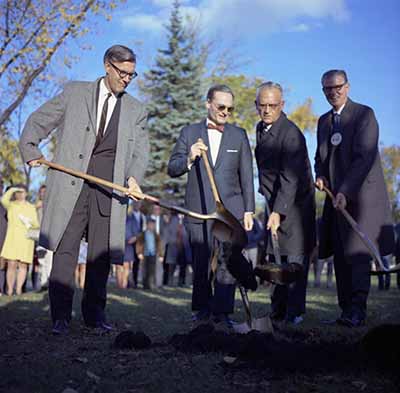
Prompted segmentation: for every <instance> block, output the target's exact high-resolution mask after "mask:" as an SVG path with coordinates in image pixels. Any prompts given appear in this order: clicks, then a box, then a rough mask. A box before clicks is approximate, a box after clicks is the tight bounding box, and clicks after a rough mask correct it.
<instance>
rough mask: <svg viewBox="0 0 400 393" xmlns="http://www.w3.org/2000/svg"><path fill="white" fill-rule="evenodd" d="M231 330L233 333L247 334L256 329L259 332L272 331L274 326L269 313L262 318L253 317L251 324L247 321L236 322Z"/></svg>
mask: <svg viewBox="0 0 400 393" xmlns="http://www.w3.org/2000/svg"><path fill="white" fill-rule="evenodd" d="M233 330H234V331H235V333H239V334H247V333H249V332H251V331H252V330H257V331H259V332H261V333H271V334H273V333H274V328H273V326H272V322H271V318H270V317H269V315H266V316H265V317H262V318H253V319H252V320H251V324H249V323H248V322H243V323H238V324H236V325H234V326H233Z"/></svg>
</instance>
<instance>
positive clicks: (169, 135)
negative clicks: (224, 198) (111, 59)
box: [141, 1, 206, 203]
mask: <svg viewBox="0 0 400 393" xmlns="http://www.w3.org/2000/svg"><path fill="white" fill-rule="evenodd" d="M179 7H180V4H179V1H175V2H174V5H173V9H172V12H171V17H170V20H169V24H168V25H167V26H166V29H167V30H168V48H167V49H159V50H158V55H157V57H156V61H155V66H154V67H153V68H152V69H151V70H150V71H148V72H147V73H146V74H145V76H144V83H143V85H142V86H141V91H142V93H144V94H145V96H146V97H147V100H148V110H149V123H148V129H149V135H150V146H151V153H150V163H149V168H148V170H147V173H146V178H145V183H144V186H143V189H144V190H145V191H146V192H148V193H152V194H154V195H157V196H161V197H163V198H168V197H169V198H173V199H174V201H177V202H178V203H181V202H182V197H183V195H184V187H185V186H184V184H185V182H186V179H185V176H182V177H180V178H178V179H171V178H170V177H169V176H168V174H167V165H168V160H169V157H170V155H171V152H172V149H173V146H174V144H175V142H176V140H177V138H178V136H179V133H180V130H181V129H182V127H184V126H186V125H188V124H191V123H194V122H197V121H199V120H200V119H201V118H202V117H204V115H205V107H204V103H203V99H202V96H203V88H202V75H203V72H204V63H205V60H206V55H205V53H206V52H205V50H202V49H201V48H199V45H198V38H197V34H196V32H195V31H191V30H189V29H188V28H185V27H184V25H183V22H182V18H181V16H180V13H179Z"/></svg>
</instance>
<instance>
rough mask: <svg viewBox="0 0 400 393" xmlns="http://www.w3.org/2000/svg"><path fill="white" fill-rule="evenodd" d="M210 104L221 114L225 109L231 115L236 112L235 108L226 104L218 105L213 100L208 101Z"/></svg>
mask: <svg viewBox="0 0 400 393" xmlns="http://www.w3.org/2000/svg"><path fill="white" fill-rule="evenodd" d="M208 102H209V103H210V104H214V105H215V108H217V110H218V111H219V112H223V111H224V110H225V109H226V110H227V111H228V113H229V114H230V115H231V114H232V113H233V112H234V110H235V107H234V106H226V105H224V104H217V103H215V102H213V101H212V100H208Z"/></svg>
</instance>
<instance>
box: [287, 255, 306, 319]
mask: <svg viewBox="0 0 400 393" xmlns="http://www.w3.org/2000/svg"><path fill="white" fill-rule="evenodd" d="M288 262H289V263H298V264H301V265H302V266H303V271H302V273H301V276H300V277H299V278H298V279H297V280H296V281H295V282H293V283H291V284H289V285H288V289H287V290H288V295H287V312H286V313H287V318H289V319H290V318H293V317H297V316H299V315H301V314H305V312H306V293H307V276H308V269H309V257H308V256H303V255H300V256H290V255H289V257H288Z"/></svg>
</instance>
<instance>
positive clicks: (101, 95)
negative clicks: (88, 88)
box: [96, 78, 117, 135]
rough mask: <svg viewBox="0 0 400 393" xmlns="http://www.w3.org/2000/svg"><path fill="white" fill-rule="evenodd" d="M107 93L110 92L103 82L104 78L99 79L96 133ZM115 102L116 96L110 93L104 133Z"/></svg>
mask: <svg viewBox="0 0 400 393" xmlns="http://www.w3.org/2000/svg"><path fill="white" fill-rule="evenodd" d="M108 93H111V92H110V91H109V90H108V89H107V86H106V84H105V83H104V78H103V79H102V80H101V81H100V89H99V102H98V103H97V122H96V123H97V124H96V135H97V132H98V130H99V126H100V119H101V112H102V110H103V105H104V102H105V100H106V98H107V95H108ZM116 103H117V97H116V96H115V95H114V94H113V93H111V97H110V99H109V100H108V110H107V119H106V124H105V126H104V133H105V132H106V130H107V126H108V123H109V121H110V119H111V115H112V113H113V111H114V108H115V104H116Z"/></svg>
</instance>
